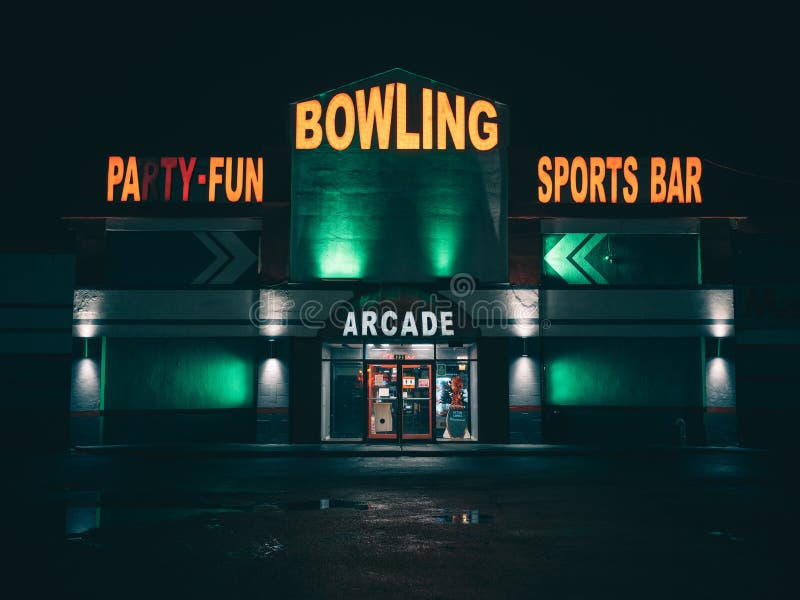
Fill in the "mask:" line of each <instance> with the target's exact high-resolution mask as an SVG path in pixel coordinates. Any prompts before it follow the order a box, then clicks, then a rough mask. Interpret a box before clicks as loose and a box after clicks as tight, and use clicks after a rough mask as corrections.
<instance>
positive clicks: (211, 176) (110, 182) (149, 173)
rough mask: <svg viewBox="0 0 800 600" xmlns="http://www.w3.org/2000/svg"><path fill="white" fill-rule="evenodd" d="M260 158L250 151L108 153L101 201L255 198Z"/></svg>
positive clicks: (260, 182) (260, 187) (260, 190)
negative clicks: (203, 155)
mask: <svg viewBox="0 0 800 600" xmlns="http://www.w3.org/2000/svg"><path fill="white" fill-rule="evenodd" d="M263 199H264V159H263V157H260V156H259V157H250V156H211V157H208V158H198V157H196V156H161V157H156V158H152V157H146V158H145V157H138V156H109V157H108V160H107V165H106V201H107V202H125V203H129V202H133V203H136V202H168V203H170V202H171V203H184V202H186V203H188V202H193V203H197V202H203V203H225V204H229V203H238V202H244V203H250V202H254V203H260V202H261V201H262V200H263Z"/></svg>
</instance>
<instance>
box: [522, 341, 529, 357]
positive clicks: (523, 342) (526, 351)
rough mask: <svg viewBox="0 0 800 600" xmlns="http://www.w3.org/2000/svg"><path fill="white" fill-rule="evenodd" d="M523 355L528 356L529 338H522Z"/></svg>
mask: <svg viewBox="0 0 800 600" xmlns="http://www.w3.org/2000/svg"><path fill="white" fill-rule="evenodd" d="M522 356H528V338H522Z"/></svg>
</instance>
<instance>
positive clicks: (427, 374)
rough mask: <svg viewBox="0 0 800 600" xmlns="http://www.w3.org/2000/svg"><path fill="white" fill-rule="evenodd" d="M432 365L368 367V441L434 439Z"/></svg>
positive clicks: (407, 364) (385, 364)
mask: <svg viewBox="0 0 800 600" xmlns="http://www.w3.org/2000/svg"><path fill="white" fill-rule="evenodd" d="M432 373H433V363H430V362H419V361H415V362H403V361H397V362H395V361H391V362H390V361H384V362H379V363H377V362H376V363H368V364H367V386H366V396H367V402H366V404H367V432H368V433H367V437H368V439H387V440H400V439H402V440H414V439H416V440H430V439H433V388H432V385H431V375H432Z"/></svg>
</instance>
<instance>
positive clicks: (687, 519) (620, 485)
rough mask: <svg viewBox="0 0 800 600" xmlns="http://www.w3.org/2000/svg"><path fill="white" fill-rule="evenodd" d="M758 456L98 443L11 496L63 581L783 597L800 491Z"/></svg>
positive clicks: (270, 590) (235, 588) (77, 584)
mask: <svg viewBox="0 0 800 600" xmlns="http://www.w3.org/2000/svg"><path fill="white" fill-rule="evenodd" d="M747 460H750V459H747V458H746V459H745V462H746V461H747ZM637 464H639V463H637ZM755 466H757V465H752V464H751V465H747V464H745V463H740V462H737V461H736V460H729V461H727V462H726V460H722V459H720V458H719V457H716V458H714V460H711V461H707V466H706V467H704V466H703V459H702V457H701V458H700V459H699V460H698V461H688V460H686V459H682V460H681V461H680V462H679V461H675V462H674V463H669V464H667V465H665V466H664V468H663V469H662V471H661V473H662V475H661V477H660V479H659V478H658V477H656V476H655V474H654V470H653V469H654V467H652V466H651V465H647V464H645V463H641V472H640V473H639V472H637V471H636V468H634V467H632V466H631V463H614V462H613V461H605V460H603V461H599V460H595V459H592V458H586V457H572V458H570V459H569V460H557V461H550V462H548V461H544V462H543V461H541V460H535V459H527V460H518V459H514V460H505V459H500V458H492V459H474V458H473V459H469V460H467V461H463V462H462V459H453V460H450V459H444V460H442V459H439V460H438V461H434V460H430V459H421V460H419V461H416V460H406V459H395V458H369V459H359V460H352V459H345V458H336V459H326V462H324V463H323V464H320V463H319V462H317V461H308V460H302V459H301V460H293V461H283V460H280V459H268V460H265V461H261V460H252V459H236V460H221V461H214V460H196V461H192V460H180V461H159V462H156V461H152V460H124V461H119V460H111V461H106V460H97V459H96V458H94V457H91V458H90V459H86V460H84V459H81V458H78V459H73V460H72V461H68V462H66V463H61V464H60V466H59V468H57V469H56V468H53V469H52V471H51V472H52V473H56V474H57V475H58V477H56V476H55V475H53V476H51V478H50V479H48V480H47V482H45V481H44V480H42V482H41V483H36V484H33V483H29V484H28V485H27V486H18V487H17V488H16V489H17V490H18V495H19V503H18V504H17V506H16V507H15V509H14V511H13V512H11V513H7V514H10V515H13V517H14V518H13V520H14V523H13V526H14V529H15V531H16V532H17V533H20V534H21V541H20V542H18V543H17V544H15V545H14V546H13V547H15V548H16V549H17V554H16V556H17V557H18V558H19V559H20V561H21V562H22V563H23V566H22V567H21V568H19V569H18V572H19V573H26V581H27V584H28V585H33V584H39V585H42V586H50V587H51V588H52V589H50V590H49V591H50V592H53V593H55V596H53V594H52V593H51V597H56V596H57V597H81V598H87V597H92V595H91V594H89V595H87V593H86V590H87V589H91V590H98V592H99V591H100V590H102V592H103V593H102V594H101V595H100V596H98V597H103V598H106V599H107V598H115V599H116V598H136V599H137V600H141V599H142V598H148V599H152V598H156V597H165V598H166V597H169V598H171V599H174V598H184V597H191V598H193V599H201V598H214V599H215V600H217V599H219V598H231V597H248V598H249V597H252V598H264V597H267V598H281V600H283V599H284V598H304V599H305V598H331V597H343V596H345V595H346V596H347V597H348V598H361V597H364V598H367V597H369V598H375V597H385V598H394V597H398V598H399V597H403V598H408V597H425V598H459V599H462V598H492V597H504V598H506V597H507V598H526V597H531V593H532V590H535V591H536V594H535V597H536V598H551V597H552V598H555V597H588V596H587V594H589V593H590V592H591V594H590V595H592V597H597V596H598V595H599V596H600V597H609V598H611V597H613V598H615V599H618V598H623V597H632V598H633V597H635V598H637V600H640V599H641V598H642V597H644V598H647V599H648V600H651V599H652V598H665V599H667V598H670V599H674V598H677V597H680V598H687V597H692V593H691V591H692V590H698V591H699V590H703V589H708V586H712V587H713V589H715V590H717V591H718V592H719V594H716V597H725V598H726V599H733V598H739V597H766V596H769V595H770V594H771V593H772V595H778V596H779V595H780V594H776V593H777V592H780V591H781V590H782V584H783V583H784V582H785V579H784V578H783V577H784V575H785V574H786V575H791V573H792V572H793V568H794V567H793V566H792V558H791V557H792V556H793V554H792V552H791V551H787V550H786V549H787V548H791V547H792V543H793V540H795V539H796V538H797V534H798V533H800V528H799V527H798V525H797V515H796V506H797V501H798V499H799V498H800V497H798V495H797V494H795V493H794V491H793V490H792V489H790V487H789V485H788V483H789V480H787V479H782V478H776V477H772V478H771V479H765V478H766V477H767V475H765V473H768V471H767V468H768V466H769V465H764V468H753V467H755ZM637 468H638V467H637ZM27 472H28V473H35V471H33V470H30V471H27ZM623 474H624V476H623ZM789 479H791V478H789ZM37 485H38V487H37ZM42 561H44V562H42ZM42 565H46V566H45V571H46V573H47V576H46V577H42V576H41V574H40V572H41V569H42ZM26 568H28V569H29V571H30V572H26V571H25V569H26ZM731 573H736V579H734V578H732V577H731ZM653 582H659V583H658V585H655V584H654V583H653ZM696 582H700V585H698V584H697V583H696ZM765 586H766V587H765ZM597 589H605V590H608V591H609V593H608V594H607V595H605V596H604V595H603V594H595V593H594V592H595V591H596V590H597ZM687 590H689V592H687ZM39 595H41V594H34V593H30V594H28V597H37V596H39Z"/></svg>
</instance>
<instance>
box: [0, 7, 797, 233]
mask: <svg viewBox="0 0 800 600" xmlns="http://www.w3.org/2000/svg"><path fill="white" fill-rule="evenodd" d="M128 9H129V10H130V14H129V16H128V17H127V18H124V16H123V15H122V14H121V9H115V10H116V13H117V14H107V15H106V16H105V17H104V16H103V15H95V17H94V18H95V19H97V18H98V16H99V21H97V22H93V21H90V20H89V19H88V17H86V15H78V14H74V13H69V12H65V14H64V15H53V14H51V15H50V17H51V18H50V19H49V20H48V21H47V22H46V23H39V24H38V25H37V27H35V28H34V30H33V31H32V32H31V35H29V36H27V37H26V38H25V40H24V42H22V43H21V44H20V45H18V46H17V47H16V54H15V56H16V60H15V61H14V62H13V64H11V65H10V67H9V71H8V72H7V74H6V81H7V82H13V83H14V85H13V86H8V89H14V90H15V91H16V93H15V94H14V96H13V98H12V107H13V108H12V109H11V111H12V112H11V114H12V115H14V117H12V118H11V119H10V121H11V122H10V123H9V126H10V128H11V130H12V133H18V134H19V138H17V139H18V142H17V144H16V147H17V148H20V149H21V150H22V152H21V153H19V152H18V153H16V154H15V156H16V161H12V163H11V164H12V165H13V167H14V172H13V173H14V174H13V177H9V176H7V177H6V179H7V180H9V179H11V180H13V181H12V188H13V189H14V193H12V194H9V195H7V196H6V203H7V204H8V205H9V206H7V209H10V210H11V211H12V212H9V210H7V211H6V214H7V215H9V214H13V212H17V213H18V214H19V215H20V216H21V217H24V216H29V215H33V214H35V215H37V218H41V216H42V215H45V214H55V213H58V212H59V211H60V210H61V208H62V207H63V206H64V203H69V202H71V201H72V200H71V199H72V198H74V197H75V195H76V194H79V188H78V186H77V178H76V177H74V176H73V175H74V174H75V173H76V172H77V169H79V168H80V166H79V163H81V161H84V160H85V159H86V158H88V157H91V156H94V155H107V154H114V153H127V152H130V153H138V154H147V153H151V154H155V155H158V154H162V155H166V154H171V153H174V154H190V153H192V152H198V153H202V152H208V151H219V152H225V151H238V152H239V153H242V154H244V153H248V152H259V151H261V150H263V149H265V148H268V147H274V146H284V145H286V144H288V136H287V132H286V128H287V114H288V113H287V110H288V106H287V105H288V104H289V103H290V102H292V101H294V100H298V99H301V98H304V97H307V96H310V95H313V94H316V93H318V92H321V91H325V90H327V89H330V88H333V87H337V86H339V85H342V84H345V83H348V82H350V81H353V80H355V79H360V78H362V77H366V76H368V75H371V74H374V73H378V72H380V71H384V70H386V69H389V68H392V67H402V68H405V69H407V70H409V71H413V72H416V73H419V74H421V75H424V76H429V77H431V78H433V79H437V80H439V81H442V82H444V83H447V84H450V85H453V86H455V87H458V88H461V89H464V90H466V91H471V92H475V93H477V94H480V95H483V96H487V97H489V98H493V99H496V100H499V101H501V102H504V103H506V104H508V105H509V106H510V110H511V128H512V129H511V130H512V148H513V147H514V146H525V147H532V148H535V149H536V150H537V151H538V152H541V153H547V154H551V155H552V154H557V153H564V154H584V155H588V154H595V155H602V154H639V155H646V154H649V153H655V154H662V155H669V154H671V153H680V154H697V155H700V156H702V157H704V158H707V159H711V160H714V161H716V162H719V163H721V164H724V165H727V166H730V167H732V168H735V169H739V170H742V171H747V172H751V173H754V174H757V175H759V176H760V177H759V178H760V179H762V180H763V181H764V185H765V186H767V185H769V186H773V185H775V186H777V187H776V188H775V190H777V191H776V192H774V193H779V194H781V195H788V196H791V197H796V196H797V192H798V190H800V185H797V184H780V183H777V182H775V181H773V179H772V178H775V179H788V180H793V181H797V180H800V175H798V171H797V164H798V162H797V161H798V158H800V156H798V155H799V154H800V153H798V149H797V139H798V134H800V127H798V123H799V119H798V116H797V107H798V106H800V103H798V100H799V99H800V98H799V96H800V95H799V94H798V92H797V91H796V89H795V86H796V80H797V66H796V64H795V61H796V59H797V55H798V53H797V51H796V38H797V31H796V30H794V29H793V27H792V22H793V20H792V19H790V18H789V17H788V16H787V15H785V14H781V13H780V12H772V13H760V14H753V13H741V12H735V11H733V10H732V9H731V11H730V12H728V11H726V12H725V13H719V14H713V13H699V12H698V9H696V8H694V9H691V10H690V8H686V7H684V8H681V7H680V6H676V5H663V6H660V7H659V9H658V11H659V12H658V14H655V13H651V12H647V13H645V12H642V13H634V14H628V15H627V16H625V17H624V18H623V17H621V16H619V15H609V14H608V13H606V12H603V11H599V10H594V11H592V12H591V13H585V12H581V11H580V10H579V9H578V8H577V7H572V10H571V12H570V13H569V14H568V13H567V12H566V11H563V12H555V11H552V12H543V11H539V10H537V11H532V10H531V11H529V12H526V13H522V12H519V13H513V14H512V13H503V12H501V11H500V10H499V9H493V10H492V11H491V12H487V13H485V14H482V15H478V16H474V17H473V18H471V19H470V20H469V21H457V22H455V23H453V22H446V21H445V20H444V18H443V15H441V14H434V12H433V11H429V13H430V14H431V15H432V16H431V19H430V21H426V20H423V19H422V17H416V18H410V17H412V16H413V15H414V13H413V11H412V9H411V8H410V7H408V8H404V9H398V11H400V13H401V16H402V15H404V18H402V17H401V18H397V17H393V16H391V15H387V16H386V17H383V16H376V17H375V18H373V19H371V20H364V19H360V20H353V19H349V20H344V19H342V18H341V15H338V18H337V16H336V15H324V14H322V13H319V12H318V11H317V12H315V11H312V10H311V9H307V12H306V13H301V12H299V11H298V12H297V13H295V14H294V15H283V14H280V13H271V12H269V11H268V10H266V9H264V10H261V11H259V12H257V13H253V14H250V15H249V16H248V17H246V18H243V17H241V16H240V15H234V14H231V13H225V14H222V13H221V11H222V9H218V11H220V12H216V13H215V12H211V13H208V14H207V15H206V16H202V13H201V9H200V8H194V9H193V12H192V16H191V17H189V18H187V20H186V21H185V23H184V24H183V25H181V24H180V23H179V21H178V17H177V15H174V14H167V13H165V12H164V11H163V9H161V10H157V9H155V8H150V9H147V8H145V7H128ZM461 9H462V10H464V9H466V5H464V6H462V7H461ZM489 9H492V7H491V6H490V7H489ZM64 10H65V11H68V10H71V9H64ZM668 13H669V16H667V15H668ZM426 14H427V13H426ZM131 15H133V16H131ZM136 15H138V16H136ZM197 15H201V16H197ZM459 16H462V15H459ZM459 16H457V17H456V19H458V18H459ZM181 18H186V17H185V16H184V17H181ZM56 157H60V160H59V159H58V158H56ZM42 159H43V160H44V161H45V162H47V163H49V164H50V168H45V169H43V168H42ZM742 177H744V178H748V179H752V178H753V177H751V176H747V175H742ZM31 181H33V182H35V185H34V186H33V189H32V187H31V186H30V182H31ZM765 189H766V188H765ZM770 189H771V188H770ZM768 193H772V192H768ZM760 201H763V202H766V201H767V200H766V199H763V200H760ZM782 210H784V209H782ZM48 211H49V212H48ZM8 223H9V220H8V219H7V220H6V224H8Z"/></svg>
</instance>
